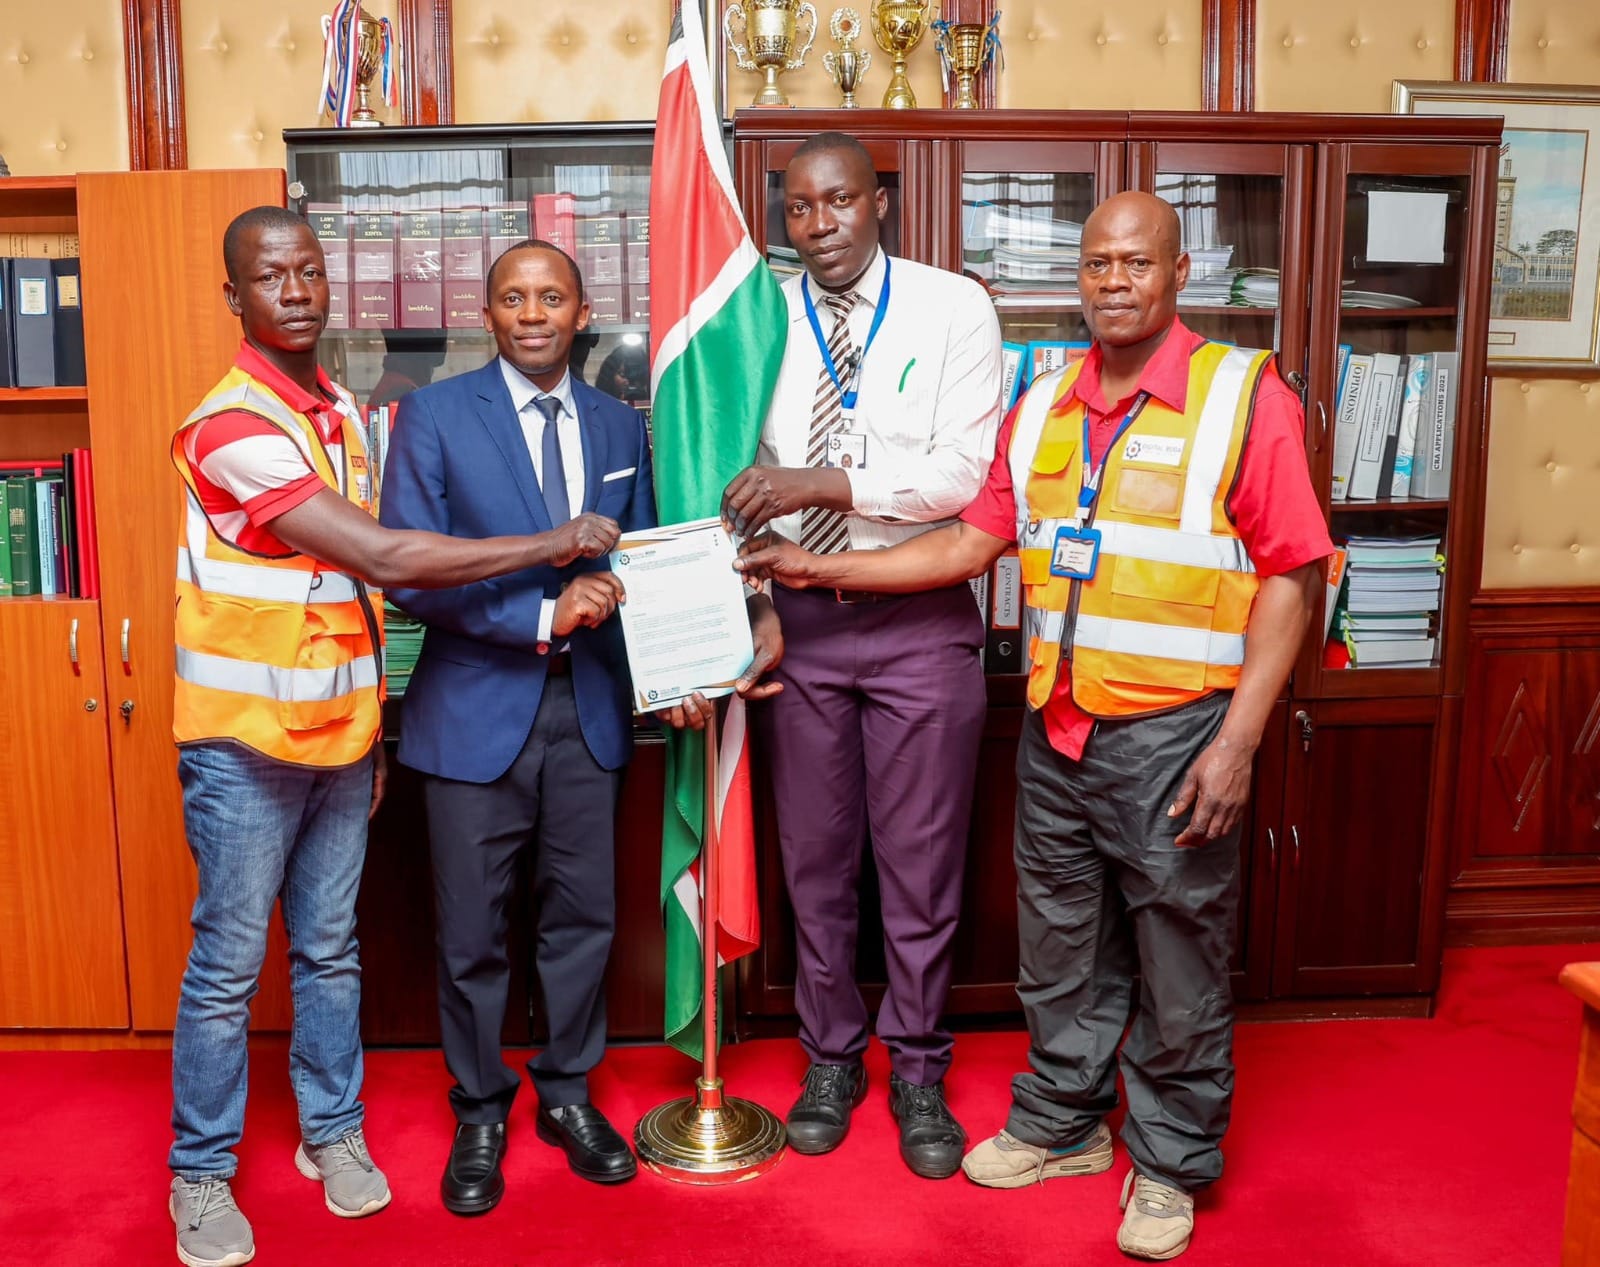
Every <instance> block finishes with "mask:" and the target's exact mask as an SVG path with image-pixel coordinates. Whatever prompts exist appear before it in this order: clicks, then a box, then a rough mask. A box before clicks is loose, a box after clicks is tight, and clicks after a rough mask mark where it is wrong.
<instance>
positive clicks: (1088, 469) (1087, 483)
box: [1078, 392, 1150, 510]
mask: <svg viewBox="0 0 1600 1267" xmlns="http://www.w3.org/2000/svg"><path fill="white" fill-rule="evenodd" d="M1149 403H1150V393H1149V392H1140V393H1139V394H1138V395H1137V396H1136V397H1134V401H1133V404H1132V405H1130V406H1129V407H1128V412H1127V413H1125V414H1124V415H1123V416H1122V421H1121V422H1119V423H1118V424H1117V430H1116V434H1115V435H1113V436H1112V437H1111V442H1110V443H1109V444H1107V445H1106V451H1105V452H1104V453H1102V454H1101V455H1100V460H1099V461H1098V462H1090V461H1089V406H1088V405H1085V406H1084V407H1083V485H1082V487H1080V488H1079V489H1078V506H1079V508H1080V509H1082V510H1088V509H1089V507H1091V506H1093V505H1094V499H1095V498H1096V497H1097V496H1098V495H1099V493H1100V476H1101V474H1102V473H1103V472H1104V471H1105V469H1106V462H1107V460H1108V459H1109V458H1110V457H1111V451H1112V450H1113V449H1115V448H1116V447H1117V441H1118V440H1120V439H1122V437H1123V436H1124V435H1126V434H1127V431H1128V428H1129V427H1131V426H1133V424H1134V423H1135V422H1137V421H1138V420H1139V415H1140V414H1142V413H1143V412H1144V407H1145V406H1146V405H1147V404H1149Z"/></svg>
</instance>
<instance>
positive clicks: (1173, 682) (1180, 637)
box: [1104, 558, 1222, 691]
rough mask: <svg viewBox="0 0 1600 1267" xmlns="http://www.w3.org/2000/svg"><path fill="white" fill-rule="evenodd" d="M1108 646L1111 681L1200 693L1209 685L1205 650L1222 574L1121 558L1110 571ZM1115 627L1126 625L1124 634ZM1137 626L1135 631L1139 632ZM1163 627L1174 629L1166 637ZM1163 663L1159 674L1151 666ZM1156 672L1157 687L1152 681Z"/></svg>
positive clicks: (1107, 675)
mask: <svg viewBox="0 0 1600 1267" xmlns="http://www.w3.org/2000/svg"><path fill="white" fill-rule="evenodd" d="M1110 581H1111V602H1110V608H1111V610H1110V613H1109V615H1110V618H1111V620H1112V622H1113V624H1112V633H1111V636H1110V644H1111V645H1110V646H1108V647H1107V648H1106V650H1105V653H1104V655H1105V659H1104V665H1105V676H1106V678H1107V679H1108V680H1110V681H1116V682H1128V683H1136V684H1140V685H1144V686H1157V685H1159V686H1160V687H1168V688H1173V689H1176V690H1180V691H1199V690H1203V689H1204V688H1205V684H1206V659H1205V655H1204V653H1203V651H1202V650H1201V648H1203V647H1204V645H1205V641H1206V639H1207V638H1208V637H1209V635H1210V632H1211V627H1212V623H1213V617H1214V616H1215V613H1216V606H1217V595H1218V593H1219V591H1220V589H1221V583H1222V576H1221V573H1219V572H1217V571H1215V570H1214V569H1211V568H1198V567H1187V566H1184V565H1183V564H1177V563H1161V564H1156V563H1149V562H1147V561H1145V560H1143V559H1129V558H1120V559H1117V560H1116V564H1115V566H1114V568H1113V569H1112V573H1111V577H1110ZM1117 622H1128V627H1127V629H1126V632H1124V631H1121V630H1118V629H1117ZM1134 626H1137V628H1135V627H1134ZM1162 626H1167V627H1170V630H1171V632H1170V634H1163V632H1162ZM1151 660H1159V661H1160V662H1161V663H1160V667H1159V669H1153V667H1152V665H1151V663H1150V661H1151ZM1152 673H1154V676H1155V677H1156V678H1158V679H1159V682H1156V681H1153V680H1152Z"/></svg>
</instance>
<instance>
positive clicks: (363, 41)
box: [319, 0, 400, 128]
mask: <svg viewBox="0 0 1600 1267" xmlns="http://www.w3.org/2000/svg"><path fill="white" fill-rule="evenodd" d="M322 40H323V59H322V105H321V108H320V110H319V113H321V112H322V111H326V112H327V113H328V114H330V115H331V116H333V121H334V123H335V124H337V125H338V126H339V127H350V128H378V127H382V126H383V120H382V119H380V118H378V116H377V114H376V113H375V112H374V111H373V109H372V104H371V99H370V98H371V92H372V81H373V79H374V78H376V77H377V76H378V74H379V72H380V71H381V72H382V76H383V78H382V92H383V99H384V100H385V101H386V102H388V104H389V105H390V106H391V107H393V106H396V105H398V104H399V100H400V98H399V86H398V85H399V77H398V76H397V75H396V74H395V61H396V58H395V38H394V28H393V27H392V26H391V25H390V23H389V19H388V18H375V17H373V16H372V15H371V14H370V13H368V12H367V11H366V10H365V9H363V8H362V7H361V5H360V0H339V4H338V5H337V6H336V7H335V8H334V11H333V12H332V13H331V14H324V15H323V18H322ZM352 62H353V63H354V64H355V74H354V75H353V76H351V75H350V74H349V67H350V65H351V63H352ZM352 80H353V83H354V87H355V98H354V100H353V101H352V100H351V96H350V91H349V90H350V87H351V84H352Z"/></svg>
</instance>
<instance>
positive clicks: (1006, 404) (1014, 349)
mask: <svg viewBox="0 0 1600 1267" xmlns="http://www.w3.org/2000/svg"><path fill="white" fill-rule="evenodd" d="M1027 352H1028V349H1027V345H1026V344H1022V343H1002V344H1001V345H1000V412H1001V414H1008V413H1010V412H1011V406H1012V405H1014V404H1016V403H1017V397H1018V396H1020V395H1021V394H1022V389H1023V388H1024V387H1025V386H1026V385H1027V384H1025V383H1024V382H1023V381H1022V358H1023V357H1024V356H1026V355H1027Z"/></svg>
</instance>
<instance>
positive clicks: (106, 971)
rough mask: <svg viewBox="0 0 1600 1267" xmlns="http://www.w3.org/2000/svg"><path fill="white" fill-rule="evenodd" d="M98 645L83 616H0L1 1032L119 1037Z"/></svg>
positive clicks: (119, 963) (91, 608) (111, 828)
mask: <svg viewBox="0 0 1600 1267" xmlns="http://www.w3.org/2000/svg"><path fill="white" fill-rule="evenodd" d="M99 638H100V626H99V612H98V609H97V608H96V606H95V604H94V603H92V602H84V601H81V600H54V599H27V598H22V599H11V600H8V601H7V602H5V603H4V604H0V806H3V807H4V808H3V812H0V1026H24V1025H27V1026H86V1027H94V1028H116V1027H120V1026H125V1025H127V1023H128V986H127V978H126V975H125V970H124V964H123V946H122V910H121V894H120V892H119V889H118V880H117V844H116V827H115V824H114V822H113V820H112V813H111V785H110V782H109V780H107V778H106V768H107V753H106V706H105V678H104V674H103V671H102V670H103V666H102V664H101V660H100V643H99ZM74 644H75V647H76V656H77V662H76V663H74V662H73V647H74Z"/></svg>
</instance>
